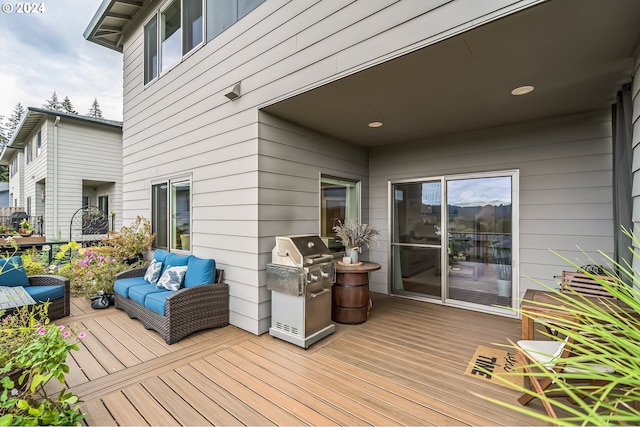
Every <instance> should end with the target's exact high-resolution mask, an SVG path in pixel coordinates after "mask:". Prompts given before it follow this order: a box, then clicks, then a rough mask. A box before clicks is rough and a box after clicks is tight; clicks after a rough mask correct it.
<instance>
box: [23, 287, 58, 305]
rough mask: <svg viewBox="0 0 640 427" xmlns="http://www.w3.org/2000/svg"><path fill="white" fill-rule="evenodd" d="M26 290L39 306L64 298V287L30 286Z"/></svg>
mask: <svg viewBox="0 0 640 427" xmlns="http://www.w3.org/2000/svg"><path fill="white" fill-rule="evenodd" d="M24 289H25V291H27V293H28V294H29V295H31V298H33V299H34V300H35V302H36V303H38V304H40V303H43V302H47V301H53V300H56V299H59V298H64V286H28V287H26V288H24Z"/></svg>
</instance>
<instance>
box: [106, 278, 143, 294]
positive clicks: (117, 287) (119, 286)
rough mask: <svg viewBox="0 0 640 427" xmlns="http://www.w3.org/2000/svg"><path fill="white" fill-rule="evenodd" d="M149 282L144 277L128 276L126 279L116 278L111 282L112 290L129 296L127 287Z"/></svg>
mask: <svg viewBox="0 0 640 427" xmlns="http://www.w3.org/2000/svg"><path fill="white" fill-rule="evenodd" d="M148 284H149V282H147V281H146V280H144V277H129V278H127V279H120V280H116V281H115V282H114V283H113V290H114V292H116V293H117V294H118V295H120V296H123V297H125V298H129V289H130V288H131V287H133V286H140V285H148Z"/></svg>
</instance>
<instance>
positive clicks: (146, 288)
mask: <svg viewBox="0 0 640 427" xmlns="http://www.w3.org/2000/svg"><path fill="white" fill-rule="evenodd" d="M155 292H164V289H158V288H156V285H151V284H149V283H147V284H146V285H140V286H132V287H131V288H129V298H130V299H131V300H132V301H135V302H137V303H138V304H140V305H141V306H143V307H144V299H145V298H146V297H147V295H149V294H153V293H155Z"/></svg>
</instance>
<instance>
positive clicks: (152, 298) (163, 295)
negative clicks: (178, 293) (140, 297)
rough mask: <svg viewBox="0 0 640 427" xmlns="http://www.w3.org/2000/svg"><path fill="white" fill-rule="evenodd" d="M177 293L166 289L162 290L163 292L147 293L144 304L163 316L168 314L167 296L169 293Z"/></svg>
mask: <svg viewBox="0 0 640 427" xmlns="http://www.w3.org/2000/svg"><path fill="white" fill-rule="evenodd" d="M173 294H175V291H166V290H162V292H154V293H152V294H149V295H147V297H146V298H145V299H144V306H145V307H146V308H148V309H149V310H151V311H153V312H155V313H158V314H159V315H161V316H164V315H165V314H166V308H167V304H166V303H167V297H169V295H173Z"/></svg>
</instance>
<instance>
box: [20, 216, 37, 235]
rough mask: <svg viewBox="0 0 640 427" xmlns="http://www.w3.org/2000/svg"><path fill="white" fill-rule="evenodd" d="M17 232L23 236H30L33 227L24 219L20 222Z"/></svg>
mask: <svg viewBox="0 0 640 427" xmlns="http://www.w3.org/2000/svg"><path fill="white" fill-rule="evenodd" d="M19 227H20V228H19V229H18V232H19V233H20V234H21V235H23V236H31V235H32V234H33V226H32V225H31V223H30V222H29V220H27V219H26V218H25V219H23V220H22V221H20V226H19Z"/></svg>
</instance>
